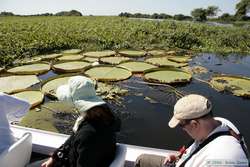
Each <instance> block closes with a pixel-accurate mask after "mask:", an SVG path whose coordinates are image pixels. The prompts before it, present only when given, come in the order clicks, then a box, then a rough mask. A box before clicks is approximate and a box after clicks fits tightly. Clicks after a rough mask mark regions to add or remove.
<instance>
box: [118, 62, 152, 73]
mask: <svg viewBox="0 0 250 167" xmlns="http://www.w3.org/2000/svg"><path fill="white" fill-rule="evenodd" d="M126 63H144V64H147V65H150V66H152V68H156V67H157V66H155V65H153V64H150V63H147V62H145V61H136V60H127V61H124V62H122V63H120V64H119V65H118V66H117V67H122V68H125V69H127V70H129V71H131V72H132V73H133V74H138V73H143V72H144V71H145V70H143V71H138V70H131V69H129V68H128V67H126V66H124V64H126ZM146 70H148V69H146Z"/></svg>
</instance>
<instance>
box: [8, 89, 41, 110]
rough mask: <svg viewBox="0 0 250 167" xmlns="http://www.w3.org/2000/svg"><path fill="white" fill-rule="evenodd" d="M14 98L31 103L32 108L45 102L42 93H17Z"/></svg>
mask: <svg viewBox="0 0 250 167" xmlns="http://www.w3.org/2000/svg"><path fill="white" fill-rule="evenodd" d="M12 96H15V97H18V98H20V99H23V100H25V101H27V102H29V103H30V105H31V107H32V108H33V107H35V106H37V105H39V104H41V103H42V102H43V98H44V95H43V93H42V92H40V91H23V92H19V93H15V94H13V95H12Z"/></svg>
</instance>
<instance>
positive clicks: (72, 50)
mask: <svg viewBox="0 0 250 167" xmlns="http://www.w3.org/2000/svg"><path fill="white" fill-rule="evenodd" d="M81 52H82V50H81V49H70V50H64V51H62V54H63V55H71V54H79V53H81Z"/></svg>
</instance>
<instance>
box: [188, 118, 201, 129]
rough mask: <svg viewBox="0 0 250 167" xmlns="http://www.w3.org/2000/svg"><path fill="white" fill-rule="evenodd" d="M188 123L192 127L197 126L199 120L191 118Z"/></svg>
mask: <svg viewBox="0 0 250 167" xmlns="http://www.w3.org/2000/svg"><path fill="white" fill-rule="evenodd" d="M190 124H191V126H192V128H197V127H198V125H199V122H198V121H197V120H191V122H190Z"/></svg>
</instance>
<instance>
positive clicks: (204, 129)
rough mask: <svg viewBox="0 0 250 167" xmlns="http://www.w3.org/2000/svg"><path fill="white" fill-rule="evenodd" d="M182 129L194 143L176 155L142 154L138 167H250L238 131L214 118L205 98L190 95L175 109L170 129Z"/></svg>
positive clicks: (230, 124) (180, 100)
mask: <svg viewBox="0 0 250 167" xmlns="http://www.w3.org/2000/svg"><path fill="white" fill-rule="evenodd" d="M177 126H178V127H180V128H182V129H183V130H184V131H185V132H187V134H188V135H189V136H190V137H191V138H192V139H193V140H194V142H193V143H192V144H191V145H190V146H189V147H188V148H187V149H186V148H184V147H183V148H182V149H181V150H180V151H179V152H178V153H177V154H175V155H168V156H167V157H164V156H157V155H149V154H143V155H140V156H139V157H138V158H137V160H136V163H135V166H136V167H164V166H165V167H166V166H169V167H170V166H176V167H208V166H218V163H219V165H220V166H230V167H236V166H237V167H239V166H240V167H247V166H248V163H249V162H248V150H247V147H246V143H245V142H244V139H243V137H242V136H241V135H240V132H239V131H238V129H237V128H236V127H235V126H234V125H233V124H232V123H231V122H230V121H228V120H226V119H224V118H217V117H213V114H212V104H211V102H210V101H209V100H208V99H207V98H205V97H204V96H201V95H197V94H190V95H187V96H184V97H182V98H181V99H179V100H178V101H177V103H176V104H175V106H174V115H173V117H172V119H171V120H170V121H169V127H170V128H175V127H177Z"/></svg>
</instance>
